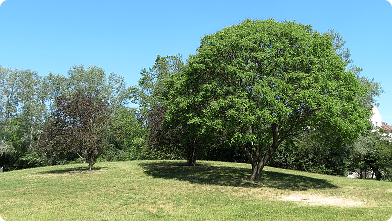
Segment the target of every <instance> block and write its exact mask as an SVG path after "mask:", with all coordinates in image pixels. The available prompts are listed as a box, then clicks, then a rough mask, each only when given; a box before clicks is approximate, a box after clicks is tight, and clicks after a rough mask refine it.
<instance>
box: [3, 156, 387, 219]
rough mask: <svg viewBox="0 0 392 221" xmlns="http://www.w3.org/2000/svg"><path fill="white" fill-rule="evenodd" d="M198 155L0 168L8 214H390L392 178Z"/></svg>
mask: <svg viewBox="0 0 392 221" xmlns="http://www.w3.org/2000/svg"><path fill="white" fill-rule="evenodd" d="M250 172H251V169H250V166H249V165H246V164H235V163H224V162H209V161H202V162H199V165H197V166H196V167H188V166H186V165H185V162H183V161H132V162H112V163H109V162H104V163H97V164H96V165H95V168H94V170H93V171H91V172H89V171H86V166H85V165H81V164H72V165H64V166H54V167H42V168H34V169H27V170H20V171H12V172H6V173H0V202H1V204H0V215H1V217H2V218H3V219H5V220H6V221H12V220H171V221H173V220H384V221H385V220H388V219H389V218H390V217H391V216H392V183H391V182H379V181H374V180H358V179H348V178H345V177H335V176H327V175H320V174H314V173H306V172H299V171H291V170H284V169H277V168H271V167H267V168H265V171H264V173H263V175H262V180H261V181H259V182H250V181H248V180H247V178H248V177H249V176H250Z"/></svg>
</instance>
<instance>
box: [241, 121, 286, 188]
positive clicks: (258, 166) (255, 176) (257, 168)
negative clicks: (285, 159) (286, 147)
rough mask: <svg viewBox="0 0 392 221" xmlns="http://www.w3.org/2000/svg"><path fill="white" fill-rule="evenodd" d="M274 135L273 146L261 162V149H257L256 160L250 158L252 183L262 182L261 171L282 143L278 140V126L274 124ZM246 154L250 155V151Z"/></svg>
mask: <svg viewBox="0 0 392 221" xmlns="http://www.w3.org/2000/svg"><path fill="white" fill-rule="evenodd" d="M272 134H273V135H272V136H273V139H272V144H271V146H270V148H269V149H268V150H267V152H266V153H265V154H264V156H263V158H262V159H261V160H260V156H259V151H260V149H261V147H258V148H257V149H258V151H256V157H255V158H253V157H250V160H251V164H252V176H251V177H250V180H251V181H256V180H260V178H261V176H260V174H261V171H262V170H263V168H264V166H265V165H266V164H267V162H268V160H269V159H270V158H271V157H272V155H273V154H274V153H275V151H276V149H278V147H279V144H280V143H281V141H280V140H279V139H278V138H279V125H278V124H272ZM246 154H247V155H249V151H248V153H246ZM248 158H249V157H248Z"/></svg>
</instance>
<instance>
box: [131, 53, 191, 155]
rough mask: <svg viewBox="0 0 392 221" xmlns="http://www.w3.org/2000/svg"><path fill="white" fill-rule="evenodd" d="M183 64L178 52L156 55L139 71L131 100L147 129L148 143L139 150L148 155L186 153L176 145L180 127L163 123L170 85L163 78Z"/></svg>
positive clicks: (173, 72) (177, 71)
mask: <svg viewBox="0 0 392 221" xmlns="http://www.w3.org/2000/svg"><path fill="white" fill-rule="evenodd" d="M183 66H184V63H183V61H182V57H181V55H176V56H165V57H161V56H159V55H158V56H157V58H156V60H155V63H154V65H153V66H152V67H151V68H149V69H148V70H146V69H143V70H142V71H141V75H142V77H141V78H140V80H139V82H138V87H134V89H133V91H134V94H133V98H134V101H135V102H137V104H138V105H139V114H140V117H141V120H142V123H143V125H144V126H145V129H146V130H147V133H146V134H145V135H146V136H145V137H144V139H145V140H146V141H147V143H146V144H147V145H148V146H147V149H145V150H143V151H142V152H143V153H144V155H145V157H146V158H148V159H154V158H155V159H178V158H184V157H185V155H186V154H185V153H184V151H183V149H184V148H181V145H180V139H181V136H182V135H181V134H182V133H183V132H184V128H180V127H174V128H168V127H165V126H164V125H163V122H164V118H165V115H166V110H167V108H166V105H165V104H164V101H165V99H166V95H167V94H168V91H170V89H171V88H170V86H169V85H168V84H167V83H166V82H167V81H168V80H169V79H170V78H171V77H172V76H175V75H177V74H179V73H180V72H181V70H182V68H183Z"/></svg>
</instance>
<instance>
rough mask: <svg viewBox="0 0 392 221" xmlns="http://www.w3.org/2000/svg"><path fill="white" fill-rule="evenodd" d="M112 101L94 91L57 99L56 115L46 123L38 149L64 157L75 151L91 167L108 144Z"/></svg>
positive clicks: (55, 156)
mask: <svg viewBox="0 0 392 221" xmlns="http://www.w3.org/2000/svg"><path fill="white" fill-rule="evenodd" d="M109 120H110V109H109V104H108V102H107V101H106V100H104V99H102V98H100V97H99V96H98V95H96V94H92V93H81V92H79V93H75V94H73V95H69V96H65V95H62V96H59V97H57V98H56V109H55V111H54V114H53V118H52V119H50V120H49V121H48V122H47V124H46V125H45V127H44V129H43V132H42V134H41V135H40V137H39V139H38V142H37V145H36V146H37V148H38V149H39V150H41V151H42V152H43V153H44V154H45V155H46V156H47V157H48V158H57V159H61V158H64V157H66V155H67V154H69V153H75V154H77V155H79V156H80V157H82V158H83V159H85V160H87V161H88V163H89V170H91V169H92V167H93V165H94V163H95V161H96V159H97V157H98V156H99V155H100V154H101V153H102V152H103V151H104V150H105V148H106V147H107V146H108V143H107V139H106V134H107V131H108V126H109Z"/></svg>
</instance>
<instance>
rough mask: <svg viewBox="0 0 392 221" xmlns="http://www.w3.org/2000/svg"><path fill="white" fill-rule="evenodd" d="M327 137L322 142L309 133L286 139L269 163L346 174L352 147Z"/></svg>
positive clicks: (297, 168) (326, 172)
mask: <svg viewBox="0 0 392 221" xmlns="http://www.w3.org/2000/svg"><path fill="white" fill-rule="evenodd" d="M332 140H333V139H328V137H325V138H324V140H323V141H322V142H320V141H319V140H316V139H315V138H314V137H312V136H311V135H310V134H309V133H304V134H303V135H301V136H298V137H296V138H294V139H293V140H286V142H284V143H282V145H281V146H279V148H278V149H277V150H276V153H275V155H274V156H273V157H272V158H271V161H270V162H269V163H268V165H270V166H274V167H279V168H285V169H292V170H301V171H308V172H314V173H323V174H329V175H340V176H345V175H346V173H347V169H348V168H347V167H348V165H347V164H348V157H349V153H350V148H348V147H347V146H346V145H343V144H341V143H340V144H339V143H336V142H333V141H332Z"/></svg>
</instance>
